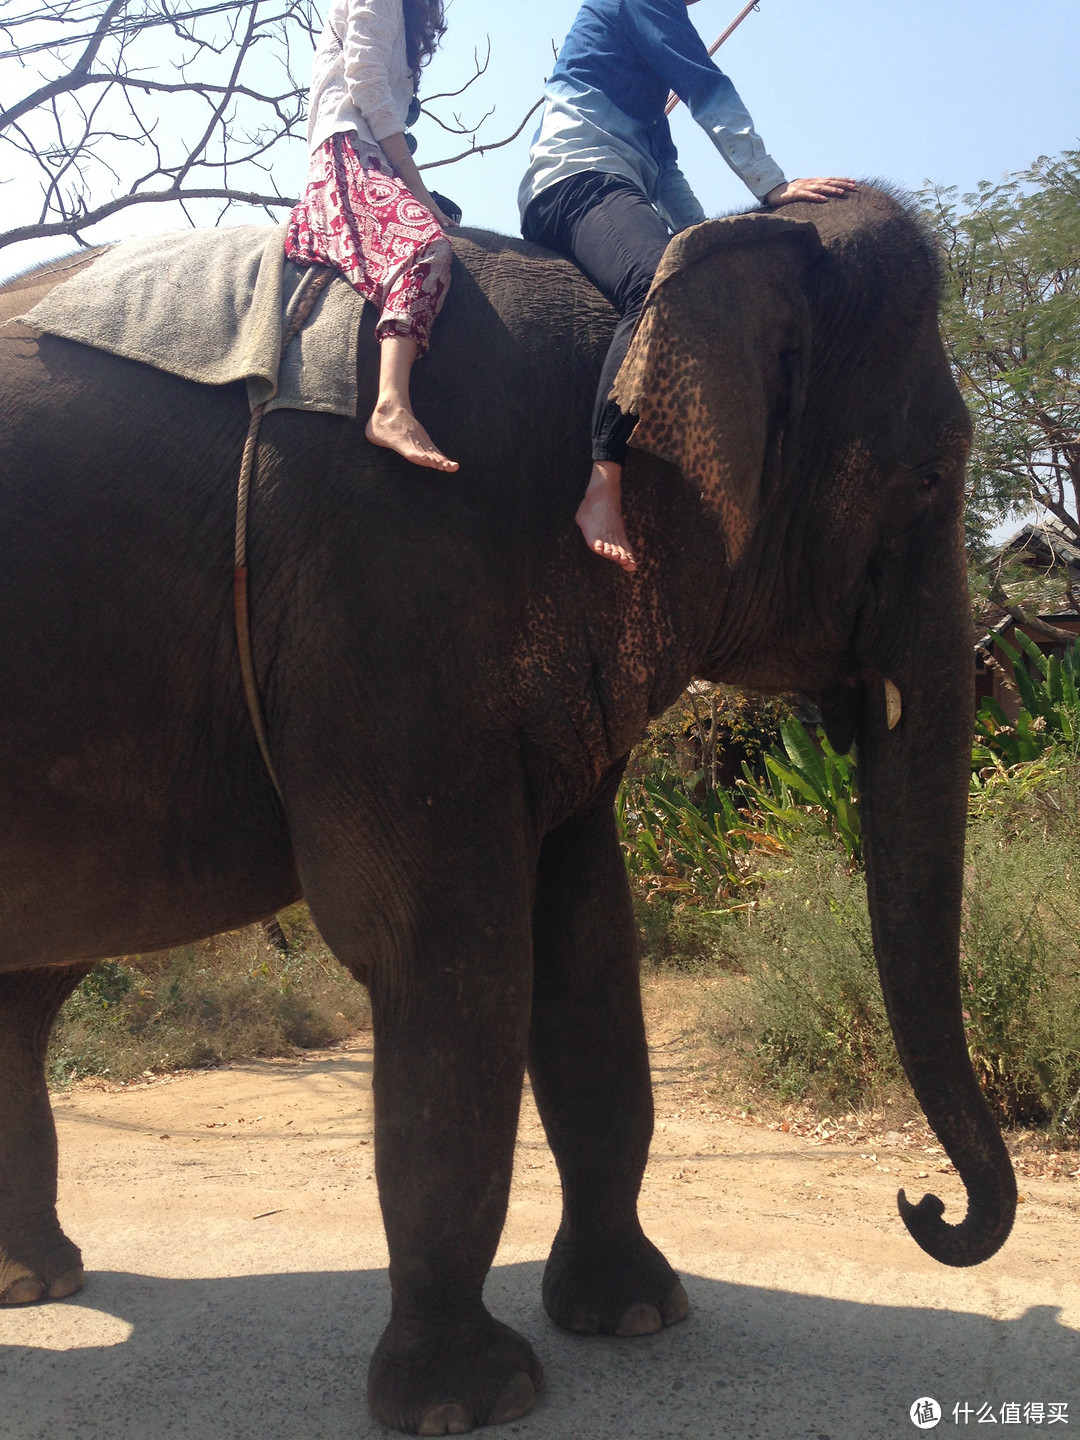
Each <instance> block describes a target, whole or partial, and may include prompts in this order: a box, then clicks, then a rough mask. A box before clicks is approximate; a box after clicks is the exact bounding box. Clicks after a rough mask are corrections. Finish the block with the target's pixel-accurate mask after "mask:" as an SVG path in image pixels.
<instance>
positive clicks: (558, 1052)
mask: <svg viewBox="0 0 1080 1440" xmlns="http://www.w3.org/2000/svg"><path fill="white" fill-rule="evenodd" d="M617 780H618V775H617V774H615V775H612V776H611V777H610V779H609V782H608V784H607V785H605V787H604V789H603V791H602V792H601V793H600V794H598V795H597V797H596V799H595V800H594V802H593V804H592V806H591V808H590V810H589V811H588V812H585V813H583V814H582V815H578V816H575V817H574V818H573V819H571V820H569V821H567V822H566V823H565V824H564V825H562V826H560V827H559V829H558V830H556V831H554V832H553V833H552V834H550V835H549V836H548V837H547V839H546V840H545V841H544V845H543V849H542V851H541V855H540V867H539V873H538V883H537V892H536V902H535V907H534V912H533V946H534V965H535V979H534V985H533V1015H532V1037H531V1043H530V1048H529V1073H530V1075H531V1077H532V1083H533V1091H534V1093H535V1095H536V1101H537V1105H538V1107H539V1110H540V1115H541V1118H542V1119H543V1122H544V1128H545V1130H546V1131H547V1136H548V1141H549V1143H550V1145H551V1148H552V1150H553V1152H554V1154H555V1159H556V1162H557V1163H558V1166H559V1175H560V1178H561V1179H562V1187H563V1218H562V1224H561V1225H560V1226H559V1232H558V1234H557V1235H556V1237H555V1243H554V1244H553V1246H552V1248H551V1255H550V1258H549V1259H548V1263H547V1269H546V1271H545V1273H544V1291H543V1294H544V1308H545V1310H547V1312H548V1314H549V1315H550V1316H551V1318H552V1319H553V1320H554V1321H555V1322H556V1323H557V1324H559V1325H562V1326H564V1327H565V1328H566V1329H568V1330H576V1331H579V1332H583V1333H594V1334H595V1333H597V1332H599V1333H601V1334H606V1335H620V1336H630V1335H647V1334H652V1333H653V1332H654V1331H657V1330H659V1329H661V1328H662V1326H664V1325H672V1324H674V1323H675V1322H676V1321H678V1320H682V1319H683V1318H684V1316H685V1315H686V1313H687V1300H686V1292H685V1291H684V1289H683V1287H682V1285H681V1283H680V1281H679V1278H678V1276H677V1275H676V1274H675V1272H674V1270H672V1268H671V1266H670V1265H669V1264H668V1262H667V1260H665V1258H664V1256H663V1255H662V1254H661V1253H660V1251H659V1250H658V1249H657V1248H656V1246H655V1245H653V1244H652V1243H651V1241H649V1240H648V1239H647V1238H646V1236H645V1235H644V1234H643V1233H642V1229H641V1224H640V1222H639V1220H638V1215H637V1198H638V1191H639V1189H640V1186H641V1177H642V1175H643V1173H644V1170H645V1163H646V1161H647V1159H648V1154H649V1141H650V1139H651V1136H652V1123H653V1106H652V1087H651V1084H650V1079H649V1059H648V1051H647V1048H646V1044H645V1027H644V1023H643V1021H642V1014H641V993H640V988H639V981H638V966H637V932H636V927H635V925H634V917H633V912H632V910H631V907H630V896H629V892H628V890H627V884H626V871H625V867H624V865H623V859H622V855H621V852H620V850H619V843H618V839H617V836H616V832H615V817H614V814H613V813H612V800H613V795H614V790H615V786H616V783H617Z"/></svg>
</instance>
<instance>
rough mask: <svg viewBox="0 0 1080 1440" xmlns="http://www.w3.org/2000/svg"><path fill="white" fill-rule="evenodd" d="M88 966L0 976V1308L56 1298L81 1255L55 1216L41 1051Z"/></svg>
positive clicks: (72, 1280) (69, 1291)
mask: <svg viewBox="0 0 1080 1440" xmlns="http://www.w3.org/2000/svg"><path fill="white" fill-rule="evenodd" d="M91 969H92V966H90V965H85V964H84V965H64V966H50V967H46V968H43V969H40V970H14V971H9V972H7V973H0V1305H20V1304H28V1303H30V1302H32V1301H35V1300H42V1299H45V1298H48V1299H52V1300H59V1299H62V1298H63V1297H64V1296H66V1295H73V1294H74V1293H75V1291H76V1290H80V1289H81V1288H82V1286H83V1280H84V1276H83V1269H82V1256H81V1255H80V1253H79V1249H78V1247H77V1246H76V1245H73V1244H72V1242H71V1241H70V1240H69V1239H68V1238H67V1236H66V1235H65V1234H64V1232H63V1231H62V1230H61V1229H60V1222H59V1220H58V1219H57V1217H56V1127H55V1125H54V1124H53V1114H52V1107H51V1105H50V1104H49V1092H48V1089H47V1087H46V1084H45V1052H46V1049H47V1047H48V1043H49V1032H50V1031H51V1030H52V1026H53V1021H54V1020H55V1019H56V1016H57V1013H58V1011H59V1009H60V1007H61V1005H62V1004H63V1003H64V1001H65V1000H66V999H67V997H68V996H69V995H70V994H71V992H72V991H73V990H74V989H75V986H76V985H77V984H78V983H79V981H80V980H82V979H83V977H84V976H85V975H87V974H89V972H90V970H91Z"/></svg>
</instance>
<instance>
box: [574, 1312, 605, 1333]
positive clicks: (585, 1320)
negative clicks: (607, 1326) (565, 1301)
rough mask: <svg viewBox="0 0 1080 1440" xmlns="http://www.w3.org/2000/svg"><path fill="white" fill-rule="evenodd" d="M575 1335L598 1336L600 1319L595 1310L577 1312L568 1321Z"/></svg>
mask: <svg viewBox="0 0 1080 1440" xmlns="http://www.w3.org/2000/svg"><path fill="white" fill-rule="evenodd" d="M570 1329H571V1330H572V1331H573V1332H574V1334H575V1335H599V1334H600V1317H599V1315H597V1313H596V1311H595V1310H578V1311H576V1312H575V1314H574V1315H573V1316H572V1318H571V1320H570Z"/></svg>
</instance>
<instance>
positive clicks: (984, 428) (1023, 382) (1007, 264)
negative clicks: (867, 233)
mask: <svg viewBox="0 0 1080 1440" xmlns="http://www.w3.org/2000/svg"><path fill="white" fill-rule="evenodd" d="M922 198H923V201H924V203H925V205H926V207H927V209H928V210H929V212H930V215H931V217H932V220H933V223H934V224H935V227H936V229H937V232H938V235H939V237H940V239H941V243H942V245H943V248H944V256H945V294H944V306H943V312H942V328H943V331H944V336H945V343H946V347H947V349H948V352H949V357H950V360H951V362H952V365H953V368H954V371H955V373H956V377H957V380H958V382H959V385H960V388H961V390H962V392H963V394H964V399H965V400H966V401H967V404H968V407H969V409H970V411H971V414H972V419H973V421H974V425H975V442H974V449H973V452H972V459H971V465H970V469H969V478H968V484H969V496H968V507H967V523H968V540H969V548H970V550H971V553H972V558H973V559H974V560H975V561H976V565H977V567H978V566H979V562H982V567H981V568H982V570H983V573H984V576H985V575H987V573H988V572H989V576H990V584H989V586H988V587H987V588H989V589H990V590H991V591H993V590H995V589H996V590H997V591H998V594H997V595H996V596H995V598H997V599H999V600H1001V599H1002V596H1003V594H1004V592H1005V591H1006V590H1007V591H1008V596H1007V597H1006V598H1009V599H1011V600H1012V601H1014V602H1015V600H1016V599H1017V597H1018V595H1019V594H1020V592H1022V591H1023V590H1024V588H1025V587H1024V586H1023V585H1022V584H1021V585H1018V584H1017V583H1016V582H1017V574H1016V572H1015V571H1014V572H1012V575H1011V576H1010V572H1009V571H1008V570H1003V569H1002V568H1001V567H1000V565H994V564H989V563H988V562H989V561H990V555H989V546H988V538H989V535H990V532H991V531H992V530H993V528H994V527H995V526H996V525H998V524H1000V523H1001V522H1002V521H1003V520H1006V519H1008V518H1009V517H1010V516H1013V517H1016V518H1019V517H1020V516H1023V515H1027V514H1029V513H1030V512H1031V511H1032V510H1034V511H1035V512H1036V513H1037V514H1038V515H1040V516H1041V517H1053V520H1054V521H1056V522H1057V524H1058V525H1059V526H1060V527H1061V529H1062V531H1063V532H1064V533H1065V535H1067V536H1068V537H1069V538H1071V539H1072V541H1073V543H1077V544H1080V150H1066V151H1064V152H1063V153H1062V154H1061V155H1059V156H1058V157H1056V158H1055V159H1048V158H1046V157H1042V158H1041V159H1039V160H1037V161H1036V162H1035V164H1034V165H1032V166H1031V168H1030V169H1028V170H1023V171H1020V172H1018V173H1016V174H1013V175H1010V176H1008V177H1007V178H1006V179H1005V180H1004V181H1002V182H1001V183H1000V184H997V185H993V184H990V183H989V182H984V183H983V184H981V185H980V186H979V188H978V190H977V191H976V192H975V193H974V194H971V195H965V196H963V197H960V198H958V197H957V194H956V191H955V189H940V188H939V189H933V190H929V191H926V192H924V194H923V197H922ZM1010 579H1011V581H1012V583H1009V582H1010ZM1056 583H1057V592H1058V594H1060V593H1061V590H1062V583H1061V581H1060V580H1058V581H1057V582H1056ZM1026 588H1027V592H1028V597H1030V596H1032V595H1033V594H1034V592H1035V590H1036V589H1037V583H1033V582H1032V581H1031V579H1030V577H1029V579H1028V584H1027V587H1026ZM1044 591H1045V586H1044ZM1022 598H1027V597H1022ZM1036 598H1040V599H1044V598H1045V595H1043V596H1037V597H1036ZM1007 608H1012V605H1011V604H1010V605H1009V606H1008V607H1007Z"/></svg>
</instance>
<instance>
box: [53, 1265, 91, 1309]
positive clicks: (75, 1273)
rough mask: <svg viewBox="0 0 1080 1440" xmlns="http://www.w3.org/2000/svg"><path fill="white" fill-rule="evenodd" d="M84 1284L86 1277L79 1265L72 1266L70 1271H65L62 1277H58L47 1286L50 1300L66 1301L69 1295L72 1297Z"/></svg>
mask: <svg viewBox="0 0 1080 1440" xmlns="http://www.w3.org/2000/svg"><path fill="white" fill-rule="evenodd" d="M85 1284H86V1275H85V1273H84V1271H83V1268H82V1266H81V1265H73V1266H72V1267H71V1269H70V1270H65V1271H64V1273H63V1275H58V1276H57V1277H56V1279H55V1280H54V1281H53V1282H52V1284H51V1285H50V1286H49V1299H50V1300H66V1299H67V1297H68V1296H69V1295H74V1294H75V1292H76V1291H77V1290H81V1289H82V1288H83V1286H84V1285H85Z"/></svg>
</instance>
